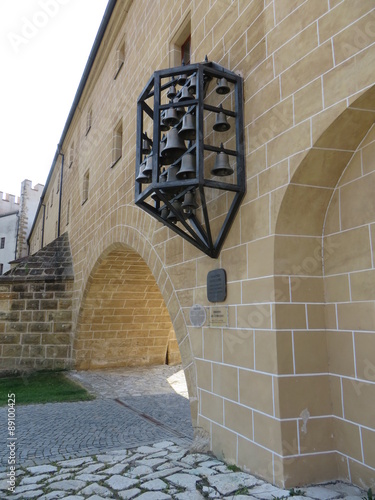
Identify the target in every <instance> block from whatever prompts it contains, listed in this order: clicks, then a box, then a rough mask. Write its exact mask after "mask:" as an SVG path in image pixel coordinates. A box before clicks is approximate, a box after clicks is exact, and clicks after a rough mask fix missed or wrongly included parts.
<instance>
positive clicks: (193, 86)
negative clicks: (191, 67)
mask: <svg viewBox="0 0 375 500" xmlns="http://www.w3.org/2000/svg"><path fill="white" fill-rule="evenodd" d="M188 89H189V92H190V93H191V94H195V93H196V92H197V77H196V76H195V75H193V76H191V77H190V78H189V80H188Z"/></svg>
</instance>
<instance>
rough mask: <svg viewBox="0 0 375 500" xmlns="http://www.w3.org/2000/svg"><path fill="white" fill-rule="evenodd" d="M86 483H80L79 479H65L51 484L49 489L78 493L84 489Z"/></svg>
mask: <svg viewBox="0 0 375 500" xmlns="http://www.w3.org/2000/svg"><path fill="white" fill-rule="evenodd" d="M85 486H86V483H85V482H84V481H79V480H78V479H63V480H62V481H57V482H55V483H51V484H50V485H49V487H50V488H51V490H64V491H77V490H80V489H81V488H84V487H85Z"/></svg>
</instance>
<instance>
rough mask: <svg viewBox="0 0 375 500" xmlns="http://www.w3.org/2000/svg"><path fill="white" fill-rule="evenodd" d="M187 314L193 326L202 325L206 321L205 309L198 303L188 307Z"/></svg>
mask: <svg viewBox="0 0 375 500" xmlns="http://www.w3.org/2000/svg"><path fill="white" fill-rule="evenodd" d="M189 316H190V322H191V324H192V325H193V326H203V325H204V324H205V322H206V309H205V308H204V307H203V306H201V305H200V304H194V305H193V306H191V308H190V311H189Z"/></svg>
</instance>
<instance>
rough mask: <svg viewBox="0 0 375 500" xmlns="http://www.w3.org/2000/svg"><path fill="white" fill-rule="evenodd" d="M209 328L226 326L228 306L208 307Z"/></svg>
mask: <svg viewBox="0 0 375 500" xmlns="http://www.w3.org/2000/svg"><path fill="white" fill-rule="evenodd" d="M210 326H213V327H217V328H223V327H226V326H228V306H217V307H215V306H213V307H210Z"/></svg>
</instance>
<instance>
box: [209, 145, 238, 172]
mask: <svg viewBox="0 0 375 500" xmlns="http://www.w3.org/2000/svg"><path fill="white" fill-rule="evenodd" d="M220 147H221V149H223V143H221V145H220ZM211 174H212V175H217V176H219V177H224V176H226V175H232V174H233V168H232V167H231V166H230V165H229V158H228V155H227V153H224V151H220V153H218V154H217V155H216V159H215V165H214V168H213V169H212V170H211Z"/></svg>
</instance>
